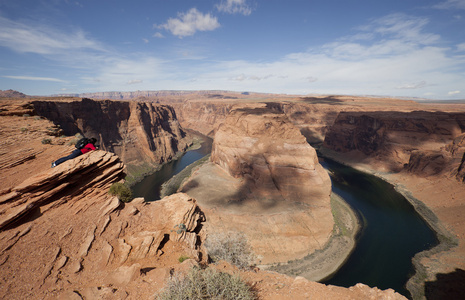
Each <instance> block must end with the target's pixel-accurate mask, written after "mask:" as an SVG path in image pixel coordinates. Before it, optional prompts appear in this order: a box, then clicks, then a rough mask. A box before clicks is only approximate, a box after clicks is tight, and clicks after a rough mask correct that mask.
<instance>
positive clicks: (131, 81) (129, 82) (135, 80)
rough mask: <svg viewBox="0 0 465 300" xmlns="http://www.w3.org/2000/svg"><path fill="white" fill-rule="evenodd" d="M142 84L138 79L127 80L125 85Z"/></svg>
mask: <svg viewBox="0 0 465 300" xmlns="http://www.w3.org/2000/svg"><path fill="white" fill-rule="evenodd" d="M142 82H144V81H143V80H140V79H132V80H129V81H128V83H127V84H138V83H142Z"/></svg>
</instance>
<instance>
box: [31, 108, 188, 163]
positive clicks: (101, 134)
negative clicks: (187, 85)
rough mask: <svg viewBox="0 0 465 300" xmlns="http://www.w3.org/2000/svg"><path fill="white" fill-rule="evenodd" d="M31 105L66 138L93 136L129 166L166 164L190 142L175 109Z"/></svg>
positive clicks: (104, 147)
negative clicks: (59, 127) (76, 135)
mask: <svg viewBox="0 0 465 300" xmlns="http://www.w3.org/2000/svg"><path fill="white" fill-rule="evenodd" d="M33 106H34V109H35V112H36V113H37V114H38V115H40V116H43V117H45V118H47V119H49V120H52V121H53V122H54V123H55V124H58V125H60V126H61V128H62V129H63V131H64V133H65V134H66V135H74V134H76V133H78V132H79V133H82V134H83V135H85V136H87V137H95V138H97V140H98V143H100V146H101V148H102V149H104V150H106V151H110V152H113V153H115V154H117V155H118V156H119V157H121V159H122V160H123V162H124V163H125V164H127V165H129V166H133V165H136V166H137V165H139V166H140V165H144V164H149V165H158V164H160V163H163V162H166V161H168V160H170V159H172V158H173V157H175V155H176V154H177V153H178V152H180V151H184V150H185V149H186V148H187V146H188V143H189V141H188V139H186V134H185V132H184V131H183V129H182V128H181V126H180V125H179V122H178V120H177V118H176V113H175V112H174V109H173V108H172V107H170V106H167V105H158V104H155V103H150V102H148V103H146V102H135V101H133V102H125V101H110V100H105V101H94V100H91V99H82V100H81V101H34V102H33ZM129 171H130V172H131V171H132V169H130V170H129Z"/></svg>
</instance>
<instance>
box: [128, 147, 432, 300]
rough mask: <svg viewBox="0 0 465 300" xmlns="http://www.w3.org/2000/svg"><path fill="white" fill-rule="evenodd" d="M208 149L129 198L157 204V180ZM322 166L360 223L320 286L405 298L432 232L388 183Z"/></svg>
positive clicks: (192, 154) (167, 168) (188, 156)
mask: <svg viewBox="0 0 465 300" xmlns="http://www.w3.org/2000/svg"><path fill="white" fill-rule="evenodd" d="M210 151H211V140H210V139H208V138H205V142H204V143H202V146H201V147H200V148H199V149H196V150H192V151H189V152H187V153H185V154H184V155H183V156H182V157H181V158H180V159H178V160H176V161H172V162H170V163H167V164H165V165H164V166H163V167H162V168H161V169H160V170H159V171H158V172H156V173H155V174H153V175H151V176H148V177H146V178H145V179H144V180H143V181H142V182H140V183H138V184H136V185H135V186H134V187H133V194H134V196H135V197H144V198H145V200H146V201H154V200H159V199H160V188H161V185H162V184H163V182H165V181H167V180H169V179H170V178H171V177H172V176H174V175H176V174H178V173H179V172H180V171H182V170H183V169H184V168H185V167H186V166H188V165H190V164H191V163H193V162H195V161H197V160H198V159H200V158H202V157H204V156H205V155H208V154H209V153H210ZM322 165H323V166H324V167H325V168H326V169H327V170H328V171H329V173H330V174H331V179H332V188H333V192H334V193H336V194H338V195H340V196H341V197H342V198H343V199H344V200H345V201H346V202H347V203H348V204H349V205H350V206H351V207H352V208H353V210H354V211H355V212H357V213H358V214H359V217H360V219H361V220H362V223H363V224H362V230H361V232H360V234H359V236H358V238H357V245H356V248H355V250H354V252H353V253H352V254H351V256H350V257H349V259H348V260H347V262H346V263H345V264H344V266H342V267H341V269H340V270H339V271H338V272H337V273H336V274H334V276H333V277H332V278H330V279H328V280H326V281H325V282H324V283H325V284H332V285H337V286H344V287H350V286H353V285H355V284H357V283H359V282H361V283H364V284H366V285H369V286H371V287H374V286H376V287H378V288H380V289H387V288H392V289H394V290H395V291H397V292H399V293H401V294H403V295H405V296H408V297H409V296H410V295H409V292H408V291H407V290H406V289H405V284H406V282H407V280H408V278H409V277H410V276H411V275H413V272H414V270H413V265H412V261H411V259H412V257H413V256H414V255H415V254H416V253H418V252H420V251H423V250H426V249H429V248H431V247H433V246H435V245H436V244H437V243H438V241H437V239H436V236H435V234H434V232H433V231H432V230H431V229H430V228H429V227H428V226H427V224H426V223H425V222H424V220H423V219H422V218H421V217H420V216H419V215H418V214H417V213H416V212H415V210H414V209H413V207H412V205H410V203H409V202H408V201H407V200H406V199H405V198H404V197H403V196H402V195H401V194H399V193H397V192H396V191H395V190H394V188H393V186H392V185H390V184H389V183H387V182H385V181H383V180H381V179H379V178H377V177H375V176H372V175H368V174H365V173H362V172H359V171H357V170H355V169H352V168H350V167H347V166H344V165H341V164H339V163H337V162H335V161H332V160H329V159H324V161H323V162H322Z"/></svg>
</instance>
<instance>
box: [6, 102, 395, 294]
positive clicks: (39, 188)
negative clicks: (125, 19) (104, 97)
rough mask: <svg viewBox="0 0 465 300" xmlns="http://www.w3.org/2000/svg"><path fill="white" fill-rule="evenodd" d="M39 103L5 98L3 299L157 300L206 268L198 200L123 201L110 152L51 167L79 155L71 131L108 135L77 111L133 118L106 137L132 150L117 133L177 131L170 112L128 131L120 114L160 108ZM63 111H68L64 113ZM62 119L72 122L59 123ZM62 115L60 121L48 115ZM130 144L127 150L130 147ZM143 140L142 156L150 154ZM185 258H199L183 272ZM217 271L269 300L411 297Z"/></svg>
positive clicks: (119, 168)
mask: <svg viewBox="0 0 465 300" xmlns="http://www.w3.org/2000/svg"><path fill="white" fill-rule="evenodd" d="M34 101H35V102H34V103H33V102H32V100H30V101H23V100H21V101H20V100H10V101H8V100H0V138H1V141H2V142H1V143H0V161H1V165H0V169H1V175H0V177H1V178H0V179H1V180H0V199H1V200H0V220H1V227H0V298H3V299H153V297H154V296H155V295H156V294H157V293H158V292H159V291H160V289H162V288H163V286H164V285H165V284H166V281H167V280H168V279H169V278H170V277H171V276H173V275H176V274H179V273H183V272H185V271H186V270H187V269H188V268H190V267H191V266H193V265H196V264H198V263H205V260H206V255H207V253H206V250H205V249H204V247H203V241H204V240H205V236H206V230H205V226H203V224H205V223H206V222H207V220H208V218H209V216H208V215H207V214H206V213H205V212H204V211H203V209H202V207H201V206H199V205H198V202H197V201H196V200H195V199H193V198H192V197H190V196H188V195H186V194H182V193H180V194H174V195H172V196H169V197H166V198H164V199H162V200H160V201H157V202H152V203H146V202H144V200H143V199H134V200H133V201H132V202H131V203H121V202H120V201H119V200H118V198H116V197H113V196H111V195H109V194H108V189H109V187H110V185H111V184H112V183H113V182H116V181H119V180H120V179H121V178H122V177H123V176H124V170H125V167H124V164H123V162H124V160H123V159H121V158H120V157H119V156H118V155H116V154H115V153H112V152H111V151H104V150H98V151H95V152H91V153H88V154H84V155H82V156H79V157H78V158H76V159H74V160H72V161H68V162H65V163H63V164H61V165H59V166H58V167H55V168H52V169H51V168H50V162H51V161H53V160H55V159H56V158H58V157H60V156H64V155H67V154H68V153H69V152H70V151H71V150H73V146H72V145H70V141H71V140H72V139H73V137H72V136H64V135H63V131H64V130H65V129H66V128H67V127H66V126H67V124H68V126H71V127H72V126H76V128H77V129H78V131H79V132H83V133H90V132H94V131H93V130H95V131H103V129H105V128H103V127H98V126H101V125H99V123H98V122H96V121H88V119H86V118H85V117H79V115H78V114H76V112H74V109H72V108H70V107H71V106H75V109H76V111H78V112H79V111H80V107H81V105H84V103H87V104H85V105H90V106H89V108H93V110H90V111H89V114H93V113H95V114H96V116H97V117H98V116H101V117H102V119H100V120H101V123H100V124H106V123H105V122H107V121H106V120H107V119H105V113H102V112H101V111H100V110H99V109H100V108H102V107H104V108H109V107H113V108H112V109H114V108H118V109H115V110H112V109H109V111H113V112H117V113H115V115H116V116H118V115H121V114H122V115H123V116H124V117H122V118H120V119H116V120H120V123H118V124H117V125H121V126H122V128H121V131H120V130H118V129H111V128H115V127H111V128H110V129H111V130H110V129H108V130H109V133H108V136H104V135H102V137H103V138H102V141H103V145H106V147H109V148H110V147H113V148H112V149H122V148H124V147H121V148H118V147H116V144H114V142H115V140H112V139H107V138H108V137H111V134H110V133H115V132H128V131H129V130H133V132H137V131H140V132H143V131H144V130H146V129H150V132H152V133H154V132H158V133H159V132H160V130H161V129H159V127H158V125H157V124H162V125H160V126H161V127H162V128H163V124H165V125H167V124H175V120H173V119H171V118H170V114H169V113H165V114H163V113H160V114H158V113H157V115H162V116H164V118H167V119H162V120H158V121H153V123H150V124H149V125H147V123H145V122H140V123H138V125H136V124H137V123H133V124H132V126H129V125H128V123H130V122H129V119H128V116H129V112H128V111H127V110H125V109H119V108H131V111H132V108H135V109H136V111H137V107H138V105H140V106H139V108H140V110H141V111H145V112H147V110H148V111H151V112H153V113H151V114H149V115H151V116H154V115H155V111H157V109H156V108H154V107H152V106H151V105H148V104H147V105H144V104H137V103H119V102H117V103H110V102H102V103H103V104H102V103H99V102H97V101H95V103H94V102H93V101H89V100H85V101H77V100H76V99H72V100H60V101H56V102H57V103H55V104H53V103H51V102H54V101H53V99H47V101H45V102H46V103H44V104H40V103H37V101H39V100H37V99H35V100H34ZM76 101H77V102H83V103H74V102H76ZM41 105H43V106H44V107H49V108H50V111H47V110H45V111H42V112H41V113H39V111H40V109H36V107H40V106H41ZM61 105H63V110H61V109H56V110H55V108H54V107H60V106H61ZM120 105H121V106H120ZM99 107H100V108H99ZM146 108H147V109H146ZM168 110H169V108H168ZM63 111H65V112H67V113H68V114H70V115H65V116H66V117H63V116H61V117H63V119H60V118H61V117H60V115H61V113H62V112H63ZM104 111H105V110H104ZM53 112H55V113H56V115H54V117H52V116H50V119H52V121H53V122H52V121H50V120H48V119H44V117H40V115H45V114H47V113H53ZM101 113H102V114H101ZM73 114H74V115H73ZM100 114H101V115H100ZM115 115H114V116H113V117H115ZM131 115H132V112H131ZM136 115H137V114H136ZM141 118H142V120H147V119H144V117H141ZM135 119H137V120H138V118H135ZM58 120H68V121H69V122H68V123H66V122H64V123H63V124H61V123H60V122H61V121H58ZM97 120H98V119H97ZM87 122H89V123H87ZM93 122H95V123H93ZM72 124H75V125H72ZM85 124H87V125H85ZM108 125H111V126H116V128H118V126H117V125H113V124H108ZM151 126H155V127H156V128H151ZM129 128H130V129H129ZM66 130H67V129H66ZM157 130H158V131H157ZM73 133H74V132H73ZM73 133H72V134H73ZM149 136H150V135H149ZM159 136H160V135H156V134H153V135H151V138H154V139H155V140H156V139H157V138H158V137H159ZM164 136H168V137H167V138H162V139H161V140H162V141H172V139H170V138H169V137H170V136H169V135H168V134H167V133H166V134H164ZM123 137H124V136H123ZM145 138H146V137H145ZM127 139H128V137H127V136H126V137H125V139H122V141H121V143H122V144H123V145H125V144H127V143H128V140H127ZM139 142H140V144H141V148H145V147H146V146H145V145H146V144H145V142H143V141H139ZM107 143H109V144H107ZM147 143H151V142H150V141H147ZM154 143H155V142H154ZM132 145H134V146H135V147H136V146H137V145H139V143H134V144H132ZM171 146H172V142H171V144H169V145H165V147H166V148H167V149H168V147H171ZM149 149H150V147H149ZM107 150H108V148H107ZM152 150H153V149H152ZM138 151H142V153H146V152H144V151H145V150H143V149H139V150H138ZM309 151H311V150H309ZM115 152H116V151H115ZM154 152H156V151H154ZM123 153H125V152H124V151H123V150H121V154H123ZM156 153H161V154H163V153H165V152H163V151H162V152H156ZM129 157H130V155H129ZM151 157H153V156H151V155H149V158H151ZM158 159H159V160H158V161H162V160H163V159H164V158H163V156H161V157H159V158H158ZM323 190H324V188H323ZM181 256H188V257H190V258H191V259H188V260H186V261H185V262H184V263H182V264H181V263H179V261H178V259H179V257H181ZM212 267H214V268H217V269H219V270H221V271H223V272H229V273H239V274H240V276H241V277H242V278H243V279H244V280H245V281H246V282H247V283H248V284H249V285H251V286H252V287H253V288H254V290H255V291H256V292H257V295H258V297H259V298H260V299H308V298H312V299H328V298H331V299H364V298H372V299H404V297H402V296H401V295H399V294H397V293H395V292H394V291H392V290H386V291H381V290H379V289H377V288H370V287H368V286H366V285H363V284H357V285H356V286H354V287H351V288H348V289H347V288H341V287H335V286H325V285H323V284H319V283H316V282H311V281H308V280H306V279H304V278H301V277H297V278H292V277H289V276H286V275H282V274H278V273H275V272H266V271H260V270H258V269H255V270H246V271H240V270H237V269H236V268H234V267H233V266H230V265H228V264H226V263H221V264H218V265H214V266H212Z"/></svg>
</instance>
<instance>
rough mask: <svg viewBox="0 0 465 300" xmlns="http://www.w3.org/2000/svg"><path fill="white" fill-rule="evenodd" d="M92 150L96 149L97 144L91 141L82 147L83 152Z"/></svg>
mask: <svg viewBox="0 0 465 300" xmlns="http://www.w3.org/2000/svg"><path fill="white" fill-rule="evenodd" d="M92 150H96V149H95V146H94V145H93V144H91V143H89V144H87V145H85V146H84V148H82V149H81V152H82V154H84V153H87V152H90V151H92Z"/></svg>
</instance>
